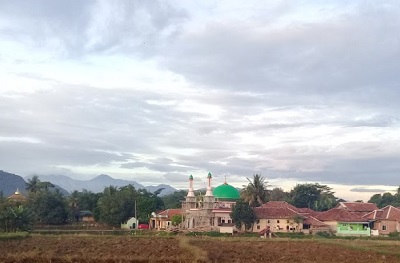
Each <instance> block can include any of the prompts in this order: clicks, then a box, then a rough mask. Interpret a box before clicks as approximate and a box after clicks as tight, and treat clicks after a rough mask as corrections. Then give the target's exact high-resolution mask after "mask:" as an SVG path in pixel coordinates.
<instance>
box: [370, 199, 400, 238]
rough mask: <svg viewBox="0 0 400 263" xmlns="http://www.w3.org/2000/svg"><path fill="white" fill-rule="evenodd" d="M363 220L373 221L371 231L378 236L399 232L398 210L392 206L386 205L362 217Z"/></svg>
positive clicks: (399, 216) (399, 210)
mask: <svg viewBox="0 0 400 263" xmlns="http://www.w3.org/2000/svg"><path fill="white" fill-rule="evenodd" d="M363 218H365V219H367V220H371V221H373V226H372V230H373V231H375V232H376V233H377V234H378V235H388V234H390V233H392V232H395V231H397V232H400V209H399V208H396V207H394V206H391V205H388V206H385V207H384V208H381V209H376V210H374V211H372V212H370V213H367V214H366V215H364V216H363Z"/></svg>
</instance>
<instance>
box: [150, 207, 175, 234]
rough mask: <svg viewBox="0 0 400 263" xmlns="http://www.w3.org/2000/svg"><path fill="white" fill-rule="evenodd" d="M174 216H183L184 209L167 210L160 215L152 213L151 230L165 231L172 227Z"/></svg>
mask: <svg viewBox="0 0 400 263" xmlns="http://www.w3.org/2000/svg"><path fill="white" fill-rule="evenodd" d="M174 215H182V209H167V210H164V211H162V212H159V213H155V212H153V213H151V218H150V228H152V229H158V230H163V229H168V228H170V227H172V221H171V220H172V217H173V216H174Z"/></svg>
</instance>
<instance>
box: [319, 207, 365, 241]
mask: <svg viewBox="0 0 400 263" xmlns="http://www.w3.org/2000/svg"><path fill="white" fill-rule="evenodd" d="M359 213H360V211H353V212H352V211H349V210H348V209H346V208H332V209H330V210H328V211H325V212H321V213H319V214H318V215H317V216H316V219H318V220H319V221H322V222H323V223H324V224H326V225H328V226H329V231H330V232H334V233H336V234H338V235H357V236H370V234H371V232H370V221H369V220H368V219H366V218H362V216H360V214H359Z"/></svg>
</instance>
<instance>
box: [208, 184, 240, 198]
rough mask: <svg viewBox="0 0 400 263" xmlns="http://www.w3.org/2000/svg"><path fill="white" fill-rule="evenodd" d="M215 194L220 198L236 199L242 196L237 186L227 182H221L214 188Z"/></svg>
mask: <svg viewBox="0 0 400 263" xmlns="http://www.w3.org/2000/svg"><path fill="white" fill-rule="evenodd" d="M213 195H214V197H215V198H219V199H234V200H236V199H239V198H240V194H239V191H238V190H237V189H236V188H235V187H233V186H231V185H229V184H227V183H224V184H221V185H220V186H217V187H215V188H214V190H213Z"/></svg>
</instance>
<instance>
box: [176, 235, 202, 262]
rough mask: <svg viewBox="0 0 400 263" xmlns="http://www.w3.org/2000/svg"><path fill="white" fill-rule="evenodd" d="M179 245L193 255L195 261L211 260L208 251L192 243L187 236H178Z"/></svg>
mask: <svg viewBox="0 0 400 263" xmlns="http://www.w3.org/2000/svg"><path fill="white" fill-rule="evenodd" d="M177 239H178V240H179V247H180V248H182V249H183V250H185V251H187V252H188V253H189V254H192V255H193V257H192V258H193V262H209V258H208V253H207V251H205V250H203V249H201V248H199V247H197V246H194V245H192V244H191V242H190V239H189V238H187V237H178V238H177Z"/></svg>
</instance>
